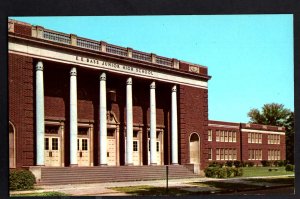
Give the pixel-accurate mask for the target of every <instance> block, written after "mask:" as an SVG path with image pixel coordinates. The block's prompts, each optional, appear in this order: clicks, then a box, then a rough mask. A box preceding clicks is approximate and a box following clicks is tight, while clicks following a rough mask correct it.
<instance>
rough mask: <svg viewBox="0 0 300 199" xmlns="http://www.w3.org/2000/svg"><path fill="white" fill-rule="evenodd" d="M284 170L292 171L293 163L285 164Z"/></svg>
mask: <svg viewBox="0 0 300 199" xmlns="http://www.w3.org/2000/svg"><path fill="white" fill-rule="evenodd" d="M285 170H286V171H294V165H292V164H287V165H286V166H285Z"/></svg>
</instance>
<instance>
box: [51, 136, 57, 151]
mask: <svg viewBox="0 0 300 199" xmlns="http://www.w3.org/2000/svg"><path fill="white" fill-rule="evenodd" d="M52 150H58V138H52Z"/></svg>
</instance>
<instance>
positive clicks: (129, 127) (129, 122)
mask: <svg viewBox="0 0 300 199" xmlns="http://www.w3.org/2000/svg"><path fill="white" fill-rule="evenodd" d="M132 114H133V113H132V78H131V77H129V78H128V79H127V81H126V165H132V164H133V161H132V153H133V119H132V118H133V115H132Z"/></svg>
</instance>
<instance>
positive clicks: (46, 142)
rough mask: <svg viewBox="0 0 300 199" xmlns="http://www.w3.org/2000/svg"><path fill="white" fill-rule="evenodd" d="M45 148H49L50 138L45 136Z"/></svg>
mask: <svg viewBox="0 0 300 199" xmlns="http://www.w3.org/2000/svg"><path fill="white" fill-rule="evenodd" d="M45 150H49V138H45Z"/></svg>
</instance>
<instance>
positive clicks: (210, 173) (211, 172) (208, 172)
mask: <svg viewBox="0 0 300 199" xmlns="http://www.w3.org/2000/svg"><path fill="white" fill-rule="evenodd" d="M218 169H219V168H218V167H207V168H206V169H204V173H205V176H206V177H209V178H215V177H217V170H218Z"/></svg>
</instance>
